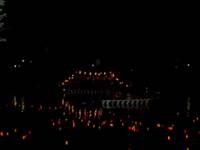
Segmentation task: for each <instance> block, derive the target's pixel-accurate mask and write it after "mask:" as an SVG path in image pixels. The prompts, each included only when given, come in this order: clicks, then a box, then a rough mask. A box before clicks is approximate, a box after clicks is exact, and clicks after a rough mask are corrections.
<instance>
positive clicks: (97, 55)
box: [1, 0, 197, 103]
mask: <svg viewBox="0 0 200 150" xmlns="http://www.w3.org/2000/svg"><path fill="white" fill-rule="evenodd" d="M6 10H7V13H8V20H7V24H8V27H9V30H8V32H7V37H8V42H7V43H6V46H4V47H3V49H4V50H1V66H2V78H1V79H2V85H1V87H2V90H3V91H4V92H2V93H3V94H2V95H9V93H21V94H23V93H27V95H39V96H40V97H46V99H48V98H49V97H51V96H52V93H54V90H55V87H56V85H57V81H58V80H60V79H62V78H63V77H64V76H65V75H66V74H67V73H68V72H70V71H71V70H72V69H73V68H80V67H87V66H90V65H91V64H92V63H95V61H96V59H100V60H101V65H102V67H103V68H107V69H109V68H111V69H115V70H118V71H120V73H121V74H122V75H123V76H124V77H125V78H127V79H130V80H131V81H133V82H134V83H135V85H137V86H138V87H136V88H139V89H141V90H143V88H144V87H145V86H150V87H151V88H152V90H157V91H161V93H162V95H163V97H165V98H166V99H171V97H175V98H173V102H175V101H174V99H176V98H180V97H184V98H185V97H187V96H188V95H191V91H192V87H193V85H194V83H195V82H194V81H195V77H194V76H193V74H192V73H191V71H192V69H193V68H194V67H193V66H194V65H193V64H195V63H193V62H196V60H197V59H196V58H197V57H194V50H195V49H196V47H197V44H196V43H197V38H196V34H197V30H196V25H197V24H196V22H197V21H196V19H195V18H194V15H193V12H190V13H189V10H187V9H185V8H181V6H178V7H174V8H170V9H169V8H168V7H164V6H162V5H161V6H160V7H157V6H156V5H155V8H154V7H150V6H149V5H148V4H142V5H136V4H131V5H126V6H122V5H120V7H119V6H116V5H115V4H106V5H104V4H86V3H81V4H80V3H77V4H73V5H72V4H65V3H64V2H63V3H57V2H49V1H48V2H47V1H42V2H41V1H24V0H21V1H17V2H13V1H9V2H8V3H7V9H6ZM183 10H184V11H183ZM22 58H25V59H28V60H32V63H31V64H29V65H26V66H25V67H22V68H20V69H17V71H16V70H12V69H10V66H13V64H15V63H16V62H18V61H19V60H20V59H22ZM188 63H190V65H191V66H190V67H189V68H188V67H187V64H188ZM131 68H132V69H133V71H132V72H130V69H131ZM16 89H17V90H16ZM36 93H37V94H36ZM46 95H48V96H46ZM39 96H38V97H39ZM36 97H37V96H36ZM177 103H179V101H178V102H177Z"/></svg>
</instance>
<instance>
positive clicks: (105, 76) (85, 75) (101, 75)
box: [61, 70, 128, 87]
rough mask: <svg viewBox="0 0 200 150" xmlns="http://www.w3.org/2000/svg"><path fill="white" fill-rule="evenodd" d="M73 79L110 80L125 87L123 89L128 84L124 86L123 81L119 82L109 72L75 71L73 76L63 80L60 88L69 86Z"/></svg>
mask: <svg viewBox="0 0 200 150" xmlns="http://www.w3.org/2000/svg"><path fill="white" fill-rule="evenodd" d="M74 79H87V80H91V79H95V80H110V81H117V82H118V84H120V85H125V87H128V84H125V83H124V82H123V81H120V79H119V78H118V77H116V75H115V74H114V73H113V72H112V71H110V72H91V71H90V72H87V71H82V70H79V71H75V73H74V74H71V75H70V76H69V77H67V79H65V80H64V82H62V83H61V85H62V86H64V85H66V84H69V83H70V82H71V81H72V80H74Z"/></svg>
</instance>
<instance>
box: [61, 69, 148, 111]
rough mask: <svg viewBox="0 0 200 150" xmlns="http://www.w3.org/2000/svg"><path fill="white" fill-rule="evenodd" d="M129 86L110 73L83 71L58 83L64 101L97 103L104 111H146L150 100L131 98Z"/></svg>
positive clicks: (127, 82)
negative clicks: (121, 109) (120, 109)
mask: <svg viewBox="0 0 200 150" xmlns="http://www.w3.org/2000/svg"><path fill="white" fill-rule="evenodd" d="M130 85H131V84H130V82H129V81H124V80H121V79H120V78H119V77H118V76H117V74H116V73H114V72H112V71H109V72H97V71H84V70H77V71H75V72H74V73H72V74H71V75H70V76H68V77H67V78H66V79H65V80H64V81H62V82H61V83H60V87H61V89H62V92H63V99H64V100H73V101H79V102H81V103H82V102H88V103H91V102H93V103H99V104H101V106H102V107H103V108H106V109H118V108H123V109H133V108H135V109H143V108H145V109H148V107H149V106H148V103H149V101H150V100H151V99H150V98H138V97H134V98H132V96H131V95H133V94H132V93H131V89H132V87H131V86H130ZM62 103H63V102H62Z"/></svg>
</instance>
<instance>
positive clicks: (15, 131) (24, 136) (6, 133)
mask: <svg viewBox="0 0 200 150" xmlns="http://www.w3.org/2000/svg"><path fill="white" fill-rule="evenodd" d="M13 134H21V133H20V131H19V130H18V129H17V128H13V129H12V130H10V131H0V137H8V136H10V135H13ZM31 134H32V131H31V130H29V131H26V133H25V132H23V134H22V135H21V140H27V138H28V137H29V136H31Z"/></svg>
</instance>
